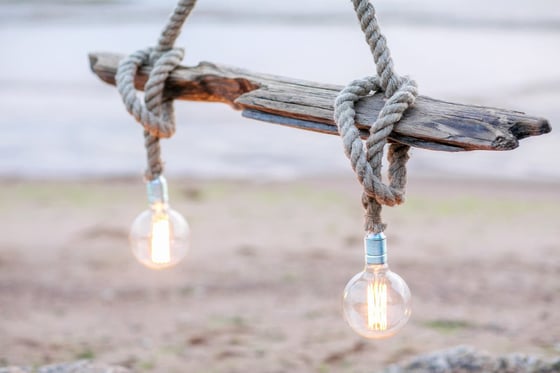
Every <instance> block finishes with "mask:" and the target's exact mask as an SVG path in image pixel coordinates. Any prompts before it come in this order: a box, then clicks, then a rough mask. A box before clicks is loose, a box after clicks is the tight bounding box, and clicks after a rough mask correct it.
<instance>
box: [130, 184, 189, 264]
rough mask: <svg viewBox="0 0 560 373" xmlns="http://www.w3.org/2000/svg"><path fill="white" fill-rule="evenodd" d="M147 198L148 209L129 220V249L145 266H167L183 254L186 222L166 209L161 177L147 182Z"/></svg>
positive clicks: (185, 247)
mask: <svg viewBox="0 0 560 373" xmlns="http://www.w3.org/2000/svg"><path fill="white" fill-rule="evenodd" d="M148 200H149V202H150V208H149V209H148V210H146V211H144V212H143V213H141V214H140V215H139V216H138V217H137V218H136V220H134V222H133V223H132V228H131V230H130V245H131V247H132V252H133V253H134V256H135V257H136V259H138V261H140V263H142V264H144V265H145V266H146V267H149V268H153V269H163V268H167V267H171V266H173V265H175V264H177V263H179V262H180V261H181V260H182V259H183V258H184V257H185V255H186V254H187V250H188V247H189V236H190V230H189V225H188V223H187V221H186V220H185V218H183V216H182V215H181V214H179V213H178V212H177V211H175V210H172V209H171V208H169V205H168V203H167V201H168V196H167V183H166V181H165V179H164V178H163V176H160V177H158V178H157V179H155V180H152V181H149V182H148Z"/></svg>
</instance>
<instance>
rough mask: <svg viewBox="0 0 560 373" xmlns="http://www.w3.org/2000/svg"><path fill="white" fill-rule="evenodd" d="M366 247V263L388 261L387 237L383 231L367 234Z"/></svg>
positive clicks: (383, 262)
mask: <svg viewBox="0 0 560 373" xmlns="http://www.w3.org/2000/svg"><path fill="white" fill-rule="evenodd" d="M364 248H365V254H366V264H386V263H387V238H386V237H385V234H384V233H383V232H381V233H368V234H366V236H365V237H364Z"/></svg>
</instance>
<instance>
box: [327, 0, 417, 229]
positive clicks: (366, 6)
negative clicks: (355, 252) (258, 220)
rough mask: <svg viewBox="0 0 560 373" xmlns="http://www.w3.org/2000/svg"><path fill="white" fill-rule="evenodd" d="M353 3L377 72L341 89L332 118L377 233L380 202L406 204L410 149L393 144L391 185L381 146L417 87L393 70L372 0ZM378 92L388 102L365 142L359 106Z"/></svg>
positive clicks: (381, 226) (367, 224) (380, 224)
mask: <svg viewBox="0 0 560 373" xmlns="http://www.w3.org/2000/svg"><path fill="white" fill-rule="evenodd" d="M352 2H353V4H354V9H355V10H356V14H357V16H358V20H359V21H360V25H361V27H362V31H363V32H364V34H365V36H366V41H367V43H368V44H369V46H370V49H371V52H372V55H373V59H374V62H375V65H376V68H377V75H376V76H372V77H366V78H363V79H358V80H354V81H353V82H351V83H350V84H349V85H348V86H346V87H345V88H344V89H343V90H342V91H341V92H340V93H339V95H338V96H337V98H336V100H335V103H334V120H335V122H336V124H337V127H338V132H339V134H340V136H341V139H342V143H343V146H344V152H345V154H346V156H347V157H348V158H349V159H350V164H351V165H352V169H353V170H354V172H355V173H356V175H357V177H358V180H359V182H360V183H361V184H362V186H363V188H364V192H363V195H362V204H363V206H364V209H365V229H366V231H367V232H372V233H379V232H382V231H384V230H385V228H386V225H385V224H384V223H383V222H382V221H381V206H382V205H387V206H394V205H399V204H401V203H403V202H404V194H405V187H406V163H407V161H408V159H409V156H408V150H409V149H410V147H409V146H408V145H404V144H398V143H395V144H391V146H390V147H389V152H388V160H389V170H388V176H389V184H388V185H387V184H384V183H383V181H382V176H381V168H382V158H383V149H384V147H385V145H386V144H387V138H388V137H389V135H390V134H391V132H392V131H393V128H394V126H395V124H397V123H398V122H399V121H400V120H401V118H402V116H403V115H404V113H405V111H406V110H407V109H408V108H409V107H410V106H411V105H413V104H414V101H415V100H416V97H417V96H418V88H417V85H416V82H415V81H414V80H412V79H411V78H410V77H408V76H404V77H401V76H399V75H397V73H396V72H395V70H394V68H393V60H392V58H391V53H390V51H389V48H388V47H387V41H386V39H385V37H384V36H383V35H382V34H381V31H380V29H379V25H378V23H377V19H376V17H375V8H374V7H373V5H371V3H370V2H369V1H368V0H352ZM378 92H384V93H385V97H387V100H386V101H385V104H384V105H383V108H382V109H381V111H380V112H379V115H378V117H377V119H376V120H375V122H374V123H373V125H372V126H371V127H370V130H369V137H368V138H367V140H366V141H365V142H364V141H362V139H361V137H360V130H359V129H358V128H357V127H356V109H355V106H356V103H357V102H358V101H359V100H360V99H361V98H363V97H366V96H368V95H370V94H376V93H378Z"/></svg>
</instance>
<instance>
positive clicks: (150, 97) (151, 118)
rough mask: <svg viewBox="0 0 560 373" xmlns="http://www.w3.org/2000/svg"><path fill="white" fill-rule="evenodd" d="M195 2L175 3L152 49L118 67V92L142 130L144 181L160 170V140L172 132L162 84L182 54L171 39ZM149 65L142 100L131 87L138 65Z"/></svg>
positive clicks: (170, 107) (182, 0) (169, 107)
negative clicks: (149, 69)
mask: <svg viewBox="0 0 560 373" xmlns="http://www.w3.org/2000/svg"><path fill="white" fill-rule="evenodd" d="M195 4H196V0H179V3H178V4H177V7H176V8H175V10H174V12H173V13H172V14H171V17H170V18H169V20H168V22H167V24H166V26H165V27H164V29H163V31H162V33H161V36H160V37H159V40H158V43H157V45H156V46H155V47H149V48H146V49H141V50H139V51H137V52H135V53H133V54H131V55H130V56H128V57H126V58H125V59H123V60H122V61H121V62H120V64H119V67H118V70H117V75H116V82H117V88H118V91H119V93H120V95H121V97H122V99H123V102H124V104H125V106H126V109H127V110H128V112H129V113H130V114H131V115H132V116H134V118H135V119H136V120H137V121H138V122H139V123H140V124H141V125H142V127H144V138H145V147H146V153H147V158H148V168H147V170H146V179H147V180H153V179H155V178H157V177H158V176H159V175H160V174H161V173H162V171H163V163H162V160H161V149H160V145H159V139H160V138H168V137H171V136H173V134H174V133H175V113H174V110H173V101H170V100H167V101H164V99H163V91H164V88H165V81H166V80H167V78H168V77H169V74H170V73H171V71H173V70H174V69H175V68H176V67H177V66H179V64H180V63H181V61H182V59H183V56H184V51H183V49H181V48H174V45H175V40H177V37H178V36H179V34H180V32H181V28H182V27H183V24H184V22H185V20H186V19H187V17H188V16H189V14H190V13H191V11H192V9H193V8H194V6H195ZM146 65H151V66H152V71H151V72H150V76H149V78H148V81H147V82H146V84H145V86H144V101H142V100H141V99H140V97H139V96H138V94H137V92H136V88H135V87H134V77H135V76H136V74H137V72H138V69H140V68H141V67H142V66H146Z"/></svg>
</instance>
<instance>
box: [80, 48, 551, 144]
mask: <svg viewBox="0 0 560 373" xmlns="http://www.w3.org/2000/svg"><path fill="white" fill-rule="evenodd" d="M89 58H90V65H91V69H92V71H93V72H94V73H95V74H96V75H97V76H99V78H101V79H102V80H103V81H105V82H107V83H109V84H115V73H116V71H117V66H118V63H119V61H120V60H121V59H122V58H123V56H122V55H119V54H114V53H91V54H90V55H89ZM149 73H150V67H149V66H146V67H143V68H142V69H140V71H139V74H138V75H137V77H136V80H135V85H136V88H137V89H139V90H142V89H143V87H144V84H145V83H146V80H147V77H148V75H149ZM342 88H343V87H342V86H338V85H331V84H322V83H313V82H308V81H304V80H297V79H292V78H284V77H279V76H274V75H266V74H259V73H254V72H251V71H247V70H243V69H239V68H235V67H229V66H224V65H218V64H214V63H210V62H201V63H200V64H199V65H197V66H193V67H185V66H181V67H178V68H177V69H175V70H174V71H173V72H172V74H171V76H170V77H169V79H168V81H167V83H166V91H165V97H166V98H169V99H180V100H191V101H208V102H224V103H227V104H229V105H230V106H232V107H233V108H234V109H237V110H243V115H244V116H245V117H247V118H252V119H256V120H260V121H264V122H269V123H276V124H281V125H285V126H290V127H295V128H300V129H305V130H310V131H316V132H321V133H328V134H338V132H337V128H336V125H335V123H334V121H333V102H334V100H335V97H336V96H337V94H338V92H339V91H340V90H341V89H342ZM383 103H384V97H383V95H382V94H375V95H372V96H369V97H366V98H364V99H362V100H360V102H359V103H358V104H357V106H356V112H357V118H356V119H357V125H358V127H359V128H360V129H362V130H363V136H364V137H367V134H368V129H369V127H370V125H371V124H372V123H373V122H374V121H375V118H377V115H378V114H379V111H380V110H381V108H382V106H383ZM550 130H551V128H550V125H549V123H548V121H547V120H546V119H543V118H538V117H533V116H529V115H526V114H525V113H522V112H519V111H512V110H505V109H497V108H491V107H482V106H473V105H462V104H455V103H451V102H446V101H441V100H435V99H432V98H429V97H425V96H419V97H418V98H417V100H416V103H415V105H414V107H412V108H410V109H409V110H408V111H407V112H406V113H405V115H404V117H403V118H402V120H401V121H400V122H399V123H398V124H397V125H396V126H395V128H394V130H393V132H392V134H391V136H390V141H397V142H401V143H405V144H408V145H411V146H415V147H419V148H425V149H432V150H443V151H464V150H510V149H514V148H516V147H517V146H518V140H520V139H523V138H525V137H528V136H537V135H541V134H545V133H548V132H550Z"/></svg>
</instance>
